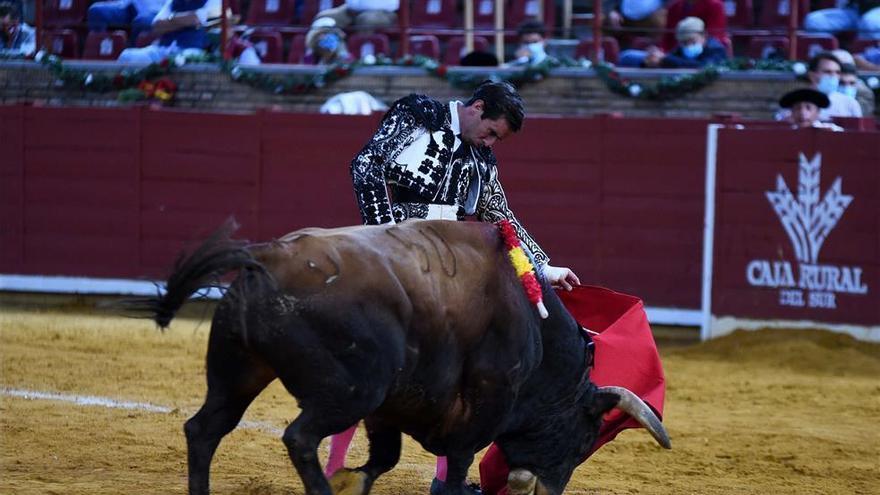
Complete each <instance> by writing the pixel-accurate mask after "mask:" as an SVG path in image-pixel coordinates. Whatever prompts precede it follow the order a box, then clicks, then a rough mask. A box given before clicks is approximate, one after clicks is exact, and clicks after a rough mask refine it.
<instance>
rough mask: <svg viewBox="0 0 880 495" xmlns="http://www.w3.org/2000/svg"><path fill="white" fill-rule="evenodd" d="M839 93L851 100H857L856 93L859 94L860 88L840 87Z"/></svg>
mask: <svg viewBox="0 0 880 495" xmlns="http://www.w3.org/2000/svg"><path fill="white" fill-rule="evenodd" d="M837 91H840V92H841V93H843V94H845V95H846V96H849V97H850V98H855V97H856V93H858V88H856V87H855V86H839V87H838V88H837Z"/></svg>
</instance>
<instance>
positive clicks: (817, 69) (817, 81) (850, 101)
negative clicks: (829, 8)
mask: <svg viewBox="0 0 880 495" xmlns="http://www.w3.org/2000/svg"><path fill="white" fill-rule="evenodd" d="M807 79H808V80H809V81H810V87H811V88H812V89H815V90H817V91H819V92H821V93H823V94H824V95H825V96H827V97H828V100H829V105H826V106H823V107H819V108H821V111H820V112H819V119H820V120H822V121H823V122H828V121H830V120H831V118H832V117H861V116H862V108H861V106H859V103H858V102H857V101H856V100H855V98H851V97H849V96H847V95H845V94H843V93H840V92H838V91H837V88H838V87H839V86H840V61H839V60H838V59H837V57H835V56H834V55H832V54H831V53H830V52H822V53H819V54H818V55H816V56H815V57H813V58H812V59H810V63H809V66H808V70H807ZM789 114H790V112H789V111H788V110H785V109H783V110H782V111H780V112H778V113H777V114H776V120H786V119H788V118H789Z"/></svg>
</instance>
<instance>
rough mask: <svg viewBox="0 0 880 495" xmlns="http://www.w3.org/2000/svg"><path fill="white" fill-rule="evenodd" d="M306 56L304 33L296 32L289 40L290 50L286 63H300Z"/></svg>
mask: <svg viewBox="0 0 880 495" xmlns="http://www.w3.org/2000/svg"><path fill="white" fill-rule="evenodd" d="M305 57H306V35H304V34H297V35H296V36H294V37H293V38H292V39H291V40H290V51H289V52H288V54H287V63H288V64H301V63H303V62H304V61H305Z"/></svg>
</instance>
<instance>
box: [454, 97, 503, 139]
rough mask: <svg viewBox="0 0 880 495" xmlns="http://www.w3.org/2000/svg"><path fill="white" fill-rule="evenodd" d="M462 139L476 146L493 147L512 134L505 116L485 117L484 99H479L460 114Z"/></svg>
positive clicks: (464, 108)
mask: <svg viewBox="0 0 880 495" xmlns="http://www.w3.org/2000/svg"><path fill="white" fill-rule="evenodd" d="M459 122H460V123H461V139H462V141H464V142H466V143H468V144H470V145H474V146H487V147H492V145H494V144H495V143H497V142H498V141H503V140H504V139H506V138H507V137H508V136H510V135H511V134H512V131H511V130H510V124H508V123H507V119H506V118H505V117H503V116H502V117H498V118H497V119H484V118H483V100H477V101H475V102H473V103H472V104H471V105H470V106H467V107H463V108H462V112H461V113H460V115H459Z"/></svg>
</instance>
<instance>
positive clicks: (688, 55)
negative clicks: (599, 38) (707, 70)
mask: <svg viewBox="0 0 880 495" xmlns="http://www.w3.org/2000/svg"><path fill="white" fill-rule="evenodd" d="M705 27H706V25H705V24H704V23H703V21H702V20H700V19H698V18H696V17H687V18H685V19H683V20H682V21H681V22H679V23H678V26H676V29H675V38H676V40H677V41H678V45H677V46H676V47H675V50H673V51H672V53H670V54H668V55H666V54H664V53H663V50H661V49H660V48H658V47H656V46H651V47H648V49H647V50H645V51H641V50H625V51H624V52H623V53H622V54H621V56H620V65H621V66H624V67H664V68H673V69H676V68H689V69H695V68H699V67H705V66H707V65H711V64H717V63H720V62H723V61H725V60H727V49H726V48H725V47H724V45H722V44H721V42H720V41H718V40H717V39H715V38H712V37H709V36H706V31H705Z"/></svg>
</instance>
